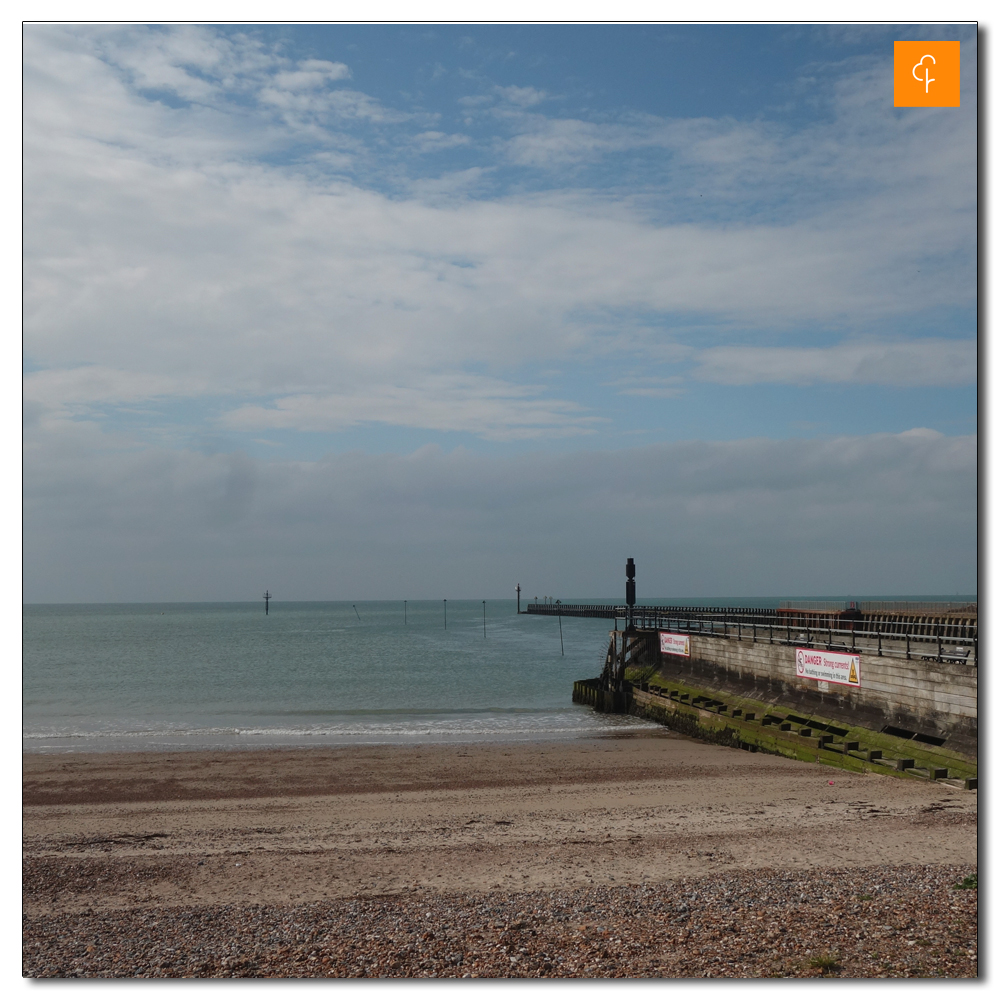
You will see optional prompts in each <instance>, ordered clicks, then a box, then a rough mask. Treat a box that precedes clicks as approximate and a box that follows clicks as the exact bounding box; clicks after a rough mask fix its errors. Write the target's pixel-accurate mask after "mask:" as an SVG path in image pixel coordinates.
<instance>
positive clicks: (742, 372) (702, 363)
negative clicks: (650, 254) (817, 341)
mask: <svg viewBox="0 0 1000 1000" xmlns="http://www.w3.org/2000/svg"><path fill="white" fill-rule="evenodd" d="M697 360H698V362H699V365H698V367H697V368H696V369H695V370H694V377H695V378H697V379H700V380H702V381H704V382H721V383H723V384H725V385H752V384H756V383H761V382H786V383H793V384H797V385H809V384H811V383H815V382H851V383H854V384H856V385H898V386H910V385H928V386H929V385H941V386H950V385H972V384H974V383H975V381H976V342H975V341H973V340H931V339H927V340H912V341H903V342H898V343H843V344H837V345H836V346H834V347H713V348H709V349H708V350H706V351H701V352H700V353H699V354H698V355H697Z"/></svg>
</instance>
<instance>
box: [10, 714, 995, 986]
mask: <svg viewBox="0 0 1000 1000" xmlns="http://www.w3.org/2000/svg"><path fill="white" fill-rule="evenodd" d="M24 795H25V821H24V838H25V839H24V845H25V853H24V952H23V956H24V964H23V974H24V975H25V976H29V977H41V978H52V977H54V978H78V977H82V978H88V977H97V978H188V977H195V978H316V977H335V978H337V977H339V978H343V977H359V978H372V977H374V978H378V977H413V978H426V977H454V978H510V977H515V978H621V977H629V978H651V977H652V978H705V977H709V978H712V977H721V978H760V977H793V978H803V977H806V978H812V977H820V978H821V977H846V978H884V977H891V978H896V977H940V978H968V977H975V976H977V970H978V964H977V963H978V954H977V933H978V931H977V927H978V917H977V912H978V911H977V896H978V892H977V889H976V888H975V878H974V876H975V874H976V871H977V793H976V792H975V791H963V790H956V789H953V788H948V787H945V786H941V785H936V784H933V783H930V782H920V781H909V780H900V779H895V778H892V777H887V776H875V775H856V774H848V773H846V772H839V771H838V772H835V771H833V770H832V769H829V768H824V767H822V766H818V765H809V764H803V763H801V762H797V761H790V760H785V759H782V758H775V757H768V756H765V755H763V754H749V753H746V752H743V751H740V750H735V749H732V748H726V747H717V746H713V745H709V744H702V743H699V742H697V741H693V740H686V739H681V738H678V737H675V736H671V735H669V734H664V735H663V736H661V737H656V736H637V737H631V738H627V739H617V740H581V741H579V742H577V743H562V744H533V745H520V746H496V745H493V746H464V747H454V746H452V747H421V748H412V747H409V748H408V747H369V748H358V747H353V748H347V749H340V750H336V749H328V750H309V751H294V752H293V751H280V750H275V751H255V752H253V753H246V754H242V753H233V752H230V753H220V754H212V753H208V752H188V753H184V754H178V755H172V757H171V759H170V760H169V761H168V760H166V759H164V758H163V756H162V755H159V756H158V755H156V754H147V755H141V754H132V755H128V754H122V755H108V754H104V755H102V754H93V755H89V756H82V755H66V754H58V755H57V754H52V755H33V756H29V757H26V758H25V767H24Z"/></svg>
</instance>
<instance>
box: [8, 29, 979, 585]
mask: <svg viewBox="0 0 1000 1000" xmlns="http://www.w3.org/2000/svg"><path fill="white" fill-rule="evenodd" d="M922 38H928V39H958V40H960V41H961V42H962V97H961V107H959V108H929V109H922V108H894V107H893V88H892V54H893V41H894V40H897V39H922ZM23 58H24V84H23V86H24V132H23V136H24V208H23V212H24V278H25V284H24V361H25V381H24V399H25V417H24V420H25V430H24V434H25V437H24V542H23V545H24V599H25V600H26V601H28V602H36V601H37V602H47V601H56V602H62V601H146V600H148V601H159V600H163V601H184V600H192V601H198V600H255V599H257V598H258V597H259V596H260V594H262V593H263V590H264V588H265V587H266V588H268V589H269V590H270V591H271V592H272V593H274V594H275V596H276V598H278V599H287V600H365V599H397V598H398V599H403V598H409V599H414V600H416V599H421V598H427V599H430V598H441V597H449V598H463V597H468V598H476V599H478V598H480V597H484V598H491V599H492V598H500V597H513V593H514V591H513V588H514V585H515V584H516V583H521V584H522V587H523V588H524V593H525V594H526V595H528V596H534V595H535V594H538V595H550V594H551V595H555V596H560V597H562V598H564V599H572V598H585V597H592V598H600V597H614V596H616V595H618V594H619V592H620V591H621V590H622V585H623V583H624V572H623V570H624V563H625V559H626V558H627V557H628V556H632V557H634V558H635V560H636V563H637V565H638V574H637V583H638V591H639V597H640V599H643V598H645V599H650V598H662V599H683V598H685V597H690V598H705V597H720V598H722V597H728V596H753V595H756V596H762V597H763V596H805V595H826V594H855V595H860V594H863V595H876V594H893V595H899V594H940V595H944V594H952V593H962V594H967V593H974V592H975V591H976V579H977V577H976V573H977V535H976V515H977V507H976V502H977V496H976V488H977V438H976V430H977V397H976V377H977V353H976V324H977V283H976V254H977V243H976V239H977V190H976V182H977V131H976V129H977V104H976V96H977V95H976V72H977V69H976V34H975V29H974V27H972V26H952V27H949V26H942V25H936V26H933V27H932V28H921V27H919V26H913V25H896V26H885V25H878V26H874V25H839V26H836V25H835V26H817V25H801V26H796V25H670V24H649V25H641V24H640V25H575V26H573V25H558V24H556V25H482V24H469V25H409V26H404V25H385V24H382V25H367V26H362V25H322V26H316V25H290V26H283V25H248V26H238V25H224V26H211V25H207V26H206V25H201V26H198V25H191V26H186V25H167V26H144V25H125V26H117V25H61V24H46V25H38V24H33V25H28V26H27V27H26V28H25V30H24V51H23Z"/></svg>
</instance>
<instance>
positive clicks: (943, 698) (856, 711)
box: [657, 634, 978, 749]
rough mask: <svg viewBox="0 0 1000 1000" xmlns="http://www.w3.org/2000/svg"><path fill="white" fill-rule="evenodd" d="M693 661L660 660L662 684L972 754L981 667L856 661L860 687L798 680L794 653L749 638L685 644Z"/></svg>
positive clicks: (892, 659) (870, 658)
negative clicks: (726, 694)
mask: <svg viewBox="0 0 1000 1000" xmlns="http://www.w3.org/2000/svg"><path fill="white" fill-rule="evenodd" d="M690 654H691V655H690V657H682V656H675V655H672V654H663V653H661V654H659V657H660V658H659V664H658V670H657V673H658V674H659V675H660V676H661V677H674V678H677V679H678V680H680V679H686V680H689V681H691V682H692V683H698V682H702V683H705V682H707V683H709V684H710V685H711V686H712V687H714V688H721V689H725V690H728V691H732V692H733V693H734V694H742V695H744V696H746V697H751V698H755V699H757V700H760V701H763V702H780V703H781V704H783V705H786V706H788V707H791V708H798V709H800V710H802V712H803V713H804V714H810V713H812V714H817V713H818V714H822V715H824V716H826V717H828V718H832V719H842V720H843V721H845V722H851V723H853V724H856V725H863V726H865V727H867V728H869V729H876V730H879V729H883V728H884V727H886V726H893V727H895V728H898V729H900V730H909V731H913V732H917V733H921V734H926V735H929V736H932V737H937V738H940V739H946V740H948V741H949V742H951V743H954V744H962V745H965V746H966V747H968V748H971V749H975V744H976V742H977V739H978V667H977V666H975V665H973V664H966V663H938V662H936V661H934V660H923V659H909V660H907V659H906V658H905V657H904V656H893V655H883V656H874V655H864V654H862V656H861V686H860V687H846V686H844V685H839V684H833V683H823V682H819V681H816V680H811V679H808V678H801V677H798V676H797V675H796V667H795V648H794V646H788V645H783V644H779V643H770V642H768V641H767V640H766V639H764V640H763V641H761V640H758V641H756V642H754V641H752V640H751V639H749V638H745V639H742V640H740V639H736V638H723V637H721V636H720V637H713V636H705V635H697V634H696V635H692V636H691V637H690Z"/></svg>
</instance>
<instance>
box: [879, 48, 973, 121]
mask: <svg viewBox="0 0 1000 1000" xmlns="http://www.w3.org/2000/svg"><path fill="white" fill-rule="evenodd" d="M893 46H894V49H895V51H894V52H893V85H894V92H895V107H897V108H957V107H958V106H959V104H958V100H959V84H960V82H961V79H960V75H959V72H958V69H959V62H960V60H961V53H962V43H961V42H893Z"/></svg>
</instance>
